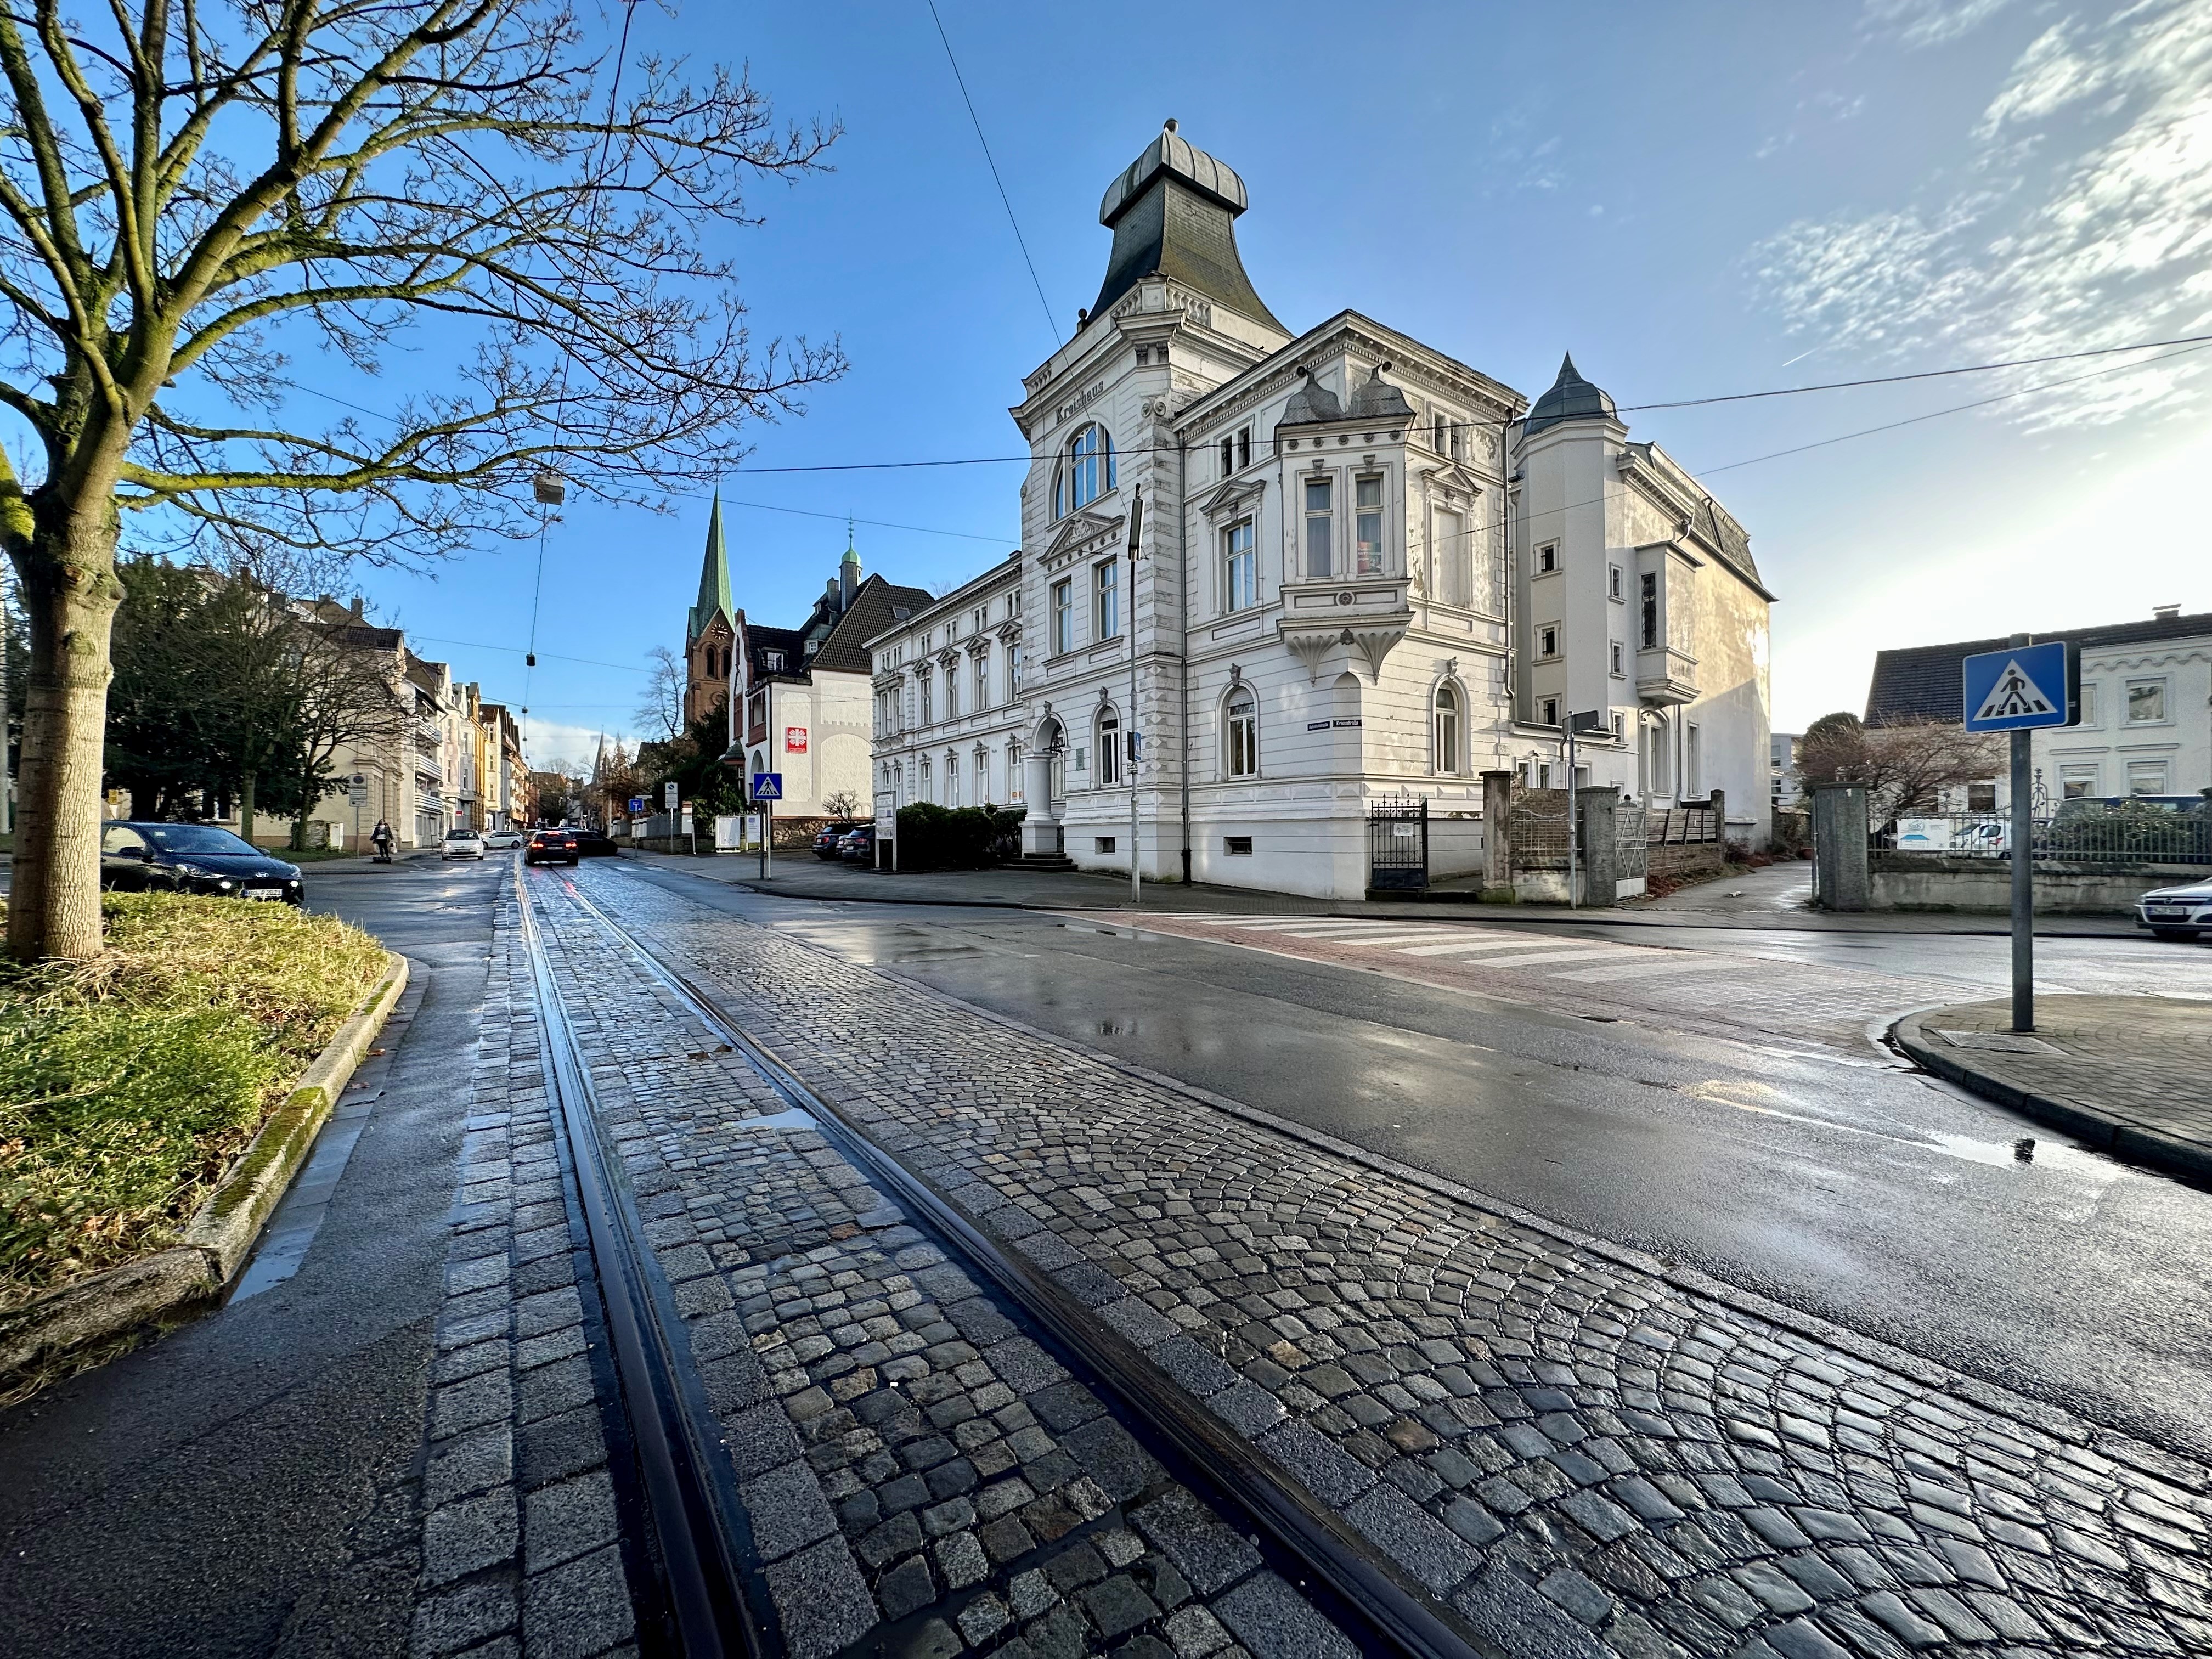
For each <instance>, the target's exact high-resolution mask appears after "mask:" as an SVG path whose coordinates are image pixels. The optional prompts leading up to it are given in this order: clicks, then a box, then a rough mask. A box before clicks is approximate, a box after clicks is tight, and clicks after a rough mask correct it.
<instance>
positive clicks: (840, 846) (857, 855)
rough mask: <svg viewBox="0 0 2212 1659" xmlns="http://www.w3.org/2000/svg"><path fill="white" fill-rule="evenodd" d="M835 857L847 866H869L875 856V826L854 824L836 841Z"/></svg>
mask: <svg viewBox="0 0 2212 1659" xmlns="http://www.w3.org/2000/svg"><path fill="white" fill-rule="evenodd" d="M837 856H838V857H839V858H840V859H841V860H843V861H844V862H845V863H847V864H870V863H872V862H874V860H875V856H876V826H875V825H874V824H872V823H862V824H856V825H854V827H853V828H852V829H848V830H847V831H846V832H845V833H844V834H843V835H842V836H840V837H839V838H838V841H837Z"/></svg>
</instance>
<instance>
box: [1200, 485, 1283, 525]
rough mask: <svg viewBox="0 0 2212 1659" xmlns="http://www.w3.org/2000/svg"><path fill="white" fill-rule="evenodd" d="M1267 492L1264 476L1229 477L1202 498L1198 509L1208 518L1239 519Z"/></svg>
mask: <svg viewBox="0 0 2212 1659" xmlns="http://www.w3.org/2000/svg"><path fill="white" fill-rule="evenodd" d="M1266 494H1267V480H1266V479H1265V478H1262V477H1246V478H1231V479H1230V480H1229V482H1228V483H1225V484H1223V485H1222V486H1221V487H1220V488H1219V489H1216V490H1215V491H1214V492H1213V493H1212V495H1207V496H1206V497H1204V498H1202V499H1201V500H1200V502H1199V504H1198V510H1199V511H1200V512H1201V513H1204V514H1206V517H1207V518H1209V519H1241V518H1243V516H1244V514H1245V513H1249V512H1250V511H1252V509H1253V508H1254V507H1255V506H1256V505H1257V504H1258V502H1259V500H1260V498H1261V496H1262V495H1266Z"/></svg>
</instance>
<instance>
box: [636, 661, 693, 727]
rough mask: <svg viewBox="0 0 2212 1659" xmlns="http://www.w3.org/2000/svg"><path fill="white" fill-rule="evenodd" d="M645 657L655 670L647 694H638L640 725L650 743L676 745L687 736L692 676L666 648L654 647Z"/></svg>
mask: <svg viewBox="0 0 2212 1659" xmlns="http://www.w3.org/2000/svg"><path fill="white" fill-rule="evenodd" d="M645 655H646V660H647V661H648V662H650V663H651V664H652V665H653V667H652V669H651V670H650V671H649V672H648V673H647V678H646V682H645V690H642V691H641V692H639V693H638V697H637V723H638V724H639V725H640V726H642V727H644V728H645V730H646V732H647V733H648V734H649V736H648V739H647V740H648V741H650V742H654V743H673V742H675V741H676V740H677V738H680V737H682V736H683V735H684V692H685V691H686V690H689V689H690V675H689V674H688V673H687V672H686V671H685V670H684V659H682V658H681V657H679V656H678V655H677V654H676V653H674V652H673V651H671V650H670V649H669V648H668V647H666V646H665V645H656V646H654V647H653V649H652V650H650V651H648V652H647V653H645Z"/></svg>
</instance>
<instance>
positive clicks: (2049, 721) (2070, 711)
mask: <svg viewBox="0 0 2212 1659" xmlns="http://www.w3.org/2000/svg"><path fill="white" fill-rule="evenodd" d="M1962 667H1963V678H1964V681H1965V685H1964V690H1965V704H1964V708H1963V710H1962V712H1963V713H1964V714H1965V716H1966V730H1968V731H1969V732H2032V731H2035V730H2038V729H2039V728H2041V727H2044V726H2071V725H2073V724H2074V722H2075V717H2076V716H2075V711H2076V710H2077V709H2079V708H2080V707H2081V655H2080V653H2078V652H2076V651H2075V650H2074V648H2073V647H2070V646H2069V645H2068V644H2067V643H2066V642H2065V641H2063V640H2054V641H2051V643H2049V644H2047V645H2015V646H2008V647H2006V648H2005V649H2004V650H2002V651H1984V652H1980V653H1977V654H1976V655H1974V656H1971V657H1968V658H1966V659H1965V662H1964V664H1963V665H1962Z"/></svg>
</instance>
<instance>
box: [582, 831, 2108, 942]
mask: <svg viewBox="0 0 2212 1659" xmlns="http://www.w3.org/2000/svg"><path fill="white" fill-rule="evenodd" d="M623 857H624V858H625V859H634V860H637V861H638V862H639V863H641V864H650V865H653V866H658V867H665V868H667V869H671V870H675V871H678V872H681V873H683V874H685V875H692V876H698V877H701V878H703V879H706V880H708V881H723V882H728V883H730V884H732V885H733V886H738V887H746V888H750V889H751V890H754V891H756V892H760V893H766V894H772V895H775V896H778V897H781V898H798V899H817V900H832V901H843V902H854V903H873V904H950V905H988V906H1003V907H1008V908H1024V909H1035V910H1109V909H1128V908H1142V909H1143V910H1144V911H1146V912H1147V913H1155V914H1159V915H1275V914H1280V915H1299V916H1367V917H1382V918H1386V919H1404V920H1407V921H1433V922H1447V923H1449V922H1455V921H1474V920H1477V919H1481V920H1490V921H1511V922H1513V923H1514V924H1515V925H1516V926H1520V925H1523V924H1526V925H1532V926H1536V927H1543V926H1547V925H1553V926H1564V927H1589V926H1591V925H1593V924H1600V925H1602V926H1605V927H1746V928H1776V929H1782V930H1785V931H1791V932H1802V933H1970V934H1990V935H2000V934H2002V933H2004V932H2005V923H2004V920H2003V918H2002V917H1992V916H1976V915H1936V914H1925V913H1914V914H1911V915H1905V914H1901V913H1899V914H1880V915H1876V914H1868V915H1829V914H1826V913H1825V912H1822V911H1819V910H1807V909H1803V908H1797V907H1796V906H1795V905H1793V904H1791V903H1790V902H1788V899H1787V891H1786V890H1787V889H1788V887H1789V884H1790V883H1792V882H1795V883H1798V884H1802V883H1803V882H1805V881H1806V880H1808V879H1809V878H1806V877H1805V876H1803V875H1802V870H1801V869H1792V868H1790V867H1789V866H1773V867H1771V868H1770V869H1766V870H1752V871H1743V872H1734V871H1732V872H1729V874H1727V875H1725V876H1723V877H1722V878H1720V879H1719V880H1717V881H1715V882H1709V883H1705V884H1702V885H1701V886H1699V887H1697V888H1692V889H1688V890H1685V891H1683V892H1680V893H1677V894H1674V895H1673V896H1671V897H1668V898H1665V899H1658V900H1655V901H1653V902H1651V903H1650V904H1637V905H1630V906H1626V907H1622V908H1613V909H1607V910H1569V909H1567V908H1564V907H1563V906H1559V905H1541V904H1456V903H1418V902H1390V901H1386V900H1370V899H1318V898H1306V897H1302V896H1299V895H1297V894H1295V893H1263V892H1255V891H1252V890H1248V889H1245V888H1241V887H1209V886H1205V885H1202V884H1201V885H1194V886H1189V887H1185V886H1183V885H1182V884H1180V883H1158V882H1155V883H1148V884H1146V887H1145V890H1144V902H1143V904H1142V906H1141V907H1135V906H1132V905H1131V904H1130V902H1129V881H1128V878H1127V877H1126V876H1096V875H1086V874H1084V873H1082V872H1073V873H1066V872H1041V871H1030V870H939V871H931V872H924V873H921V874H915V875H907V874H894V873H892V872H889V871H877V870H867V869H861V868H858V867H856V866H852V865H845V864H830V863H826V862H824V861H823V860H819V859H817V858H815V857H814V856H813V855H812V854H806V853H799V854H790V855H787V856H783V857H780V858H778V860H776V862H775V866H774V869H773V872H772V873H771V874H770V875H769V878H768V879H767V880H765V881H763V880H762V879H761V878H760V863H759V860H758V859H757V858H754V857H744V856H740V855H738V854H721V855H720V856H718V857H714V858H688V857H685V856H684V855H683V854H678V853H642V852H634V851H629V850H625V851H624V852H623ZM2038 931H2039V933H2042V934H2043V935H2044V936H2045V937H2047V938H2057V939H2063V938H2094V939H2103V938H2129V937H2133V936H2134V935H2135V934H2136V933H2137V932H2139V930H2138V929H2137V928H2136V927H2135V926H2134V924H2133V923H2132V922H2130V921H2127V920H2126V919H2125V918H2124V917H2113V918H2106V917H2102V916H2066V917H2052V918H2048V919H2046V920H2045V921H2044V922H2043V923H2041V924H2039V928H2038Z"/></svg>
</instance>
